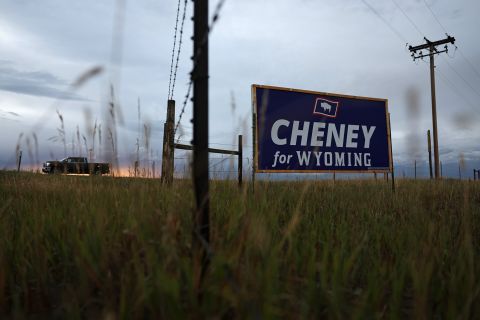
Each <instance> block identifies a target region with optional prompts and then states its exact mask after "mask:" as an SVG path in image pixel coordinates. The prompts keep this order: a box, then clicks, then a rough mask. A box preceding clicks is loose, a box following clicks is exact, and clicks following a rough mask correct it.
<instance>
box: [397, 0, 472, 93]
mask: <svg viewBox="0 0 480 320" xmlns="http://www.w3.org/2000/svg"><path fill="white" fill-rule="evenodd" d="M392 2H393V3H394V4H395V6H397V8H398V9H399V10H400V11H401V12H402V14H403V15H404V16H405V18H407V20H408V21H409V22H410V24H411V25H412V26H413V27H414V28H415V29H416V30H417V32H418V33H419V34H420V35H421V36H423V37H425V34H424V33H423V32H422V31H421V30H420V28H419V27H418V26H417V25H416V24H415V22H414V21H413V19H411V18H410V16H409V15H408V14H407V13H406V12H405V11H404V10H403V9H402V8H401V7H400V6H399V5H398V3H397V2H396V1H395V0H392ZM424 3H425V5H426V6H427V8H428V9H429V11H430V12H431V13H432V14H433V15H434V17H435V20H437V22H438V23H439V25H440V26H441V27H442V29H443V30H444V31H445V32H446V29H445V27H444V26H443V25H442V24H441V23H440V21H439V20H438V18H437V17H436V16H435V14H434V13H433V11H432V10H431V9H430V7H429V6H428V5H427V3H426V1H425V0H424ZM455 48H457V46H455ZM445 50H446V51H445V52H447V53H448V49H447V48H446V49H445ZM442 58H443V60H444V61H445V62H446V63H447V64H448V66H449V68H450V69H452V70H453V72H455V73H456V74H457V76H458V77H459V78H460V79H462V81H463V82H464V83H465V84H466V85H467V86H468V87H470V89H472V90H473V92H475V93H476V94H477V95H478V96H479V97H480V93H479V92H478V91H477V90H476V89H475V88H474V87H473V86H472V85H471V84H470V83H469V82H468V81H467V80H466V79H465V78H464V77H463V76H462V75H461V74H460V73H459V72H458V71H457V70H456V69H455V68H454V67H453V66H452V65H451V64H450V62H448V60H447V59H446V58H445V57H443V56H442Z"/></svg>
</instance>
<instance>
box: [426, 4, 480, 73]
mask: <svg viewBox="0 0 480 320" xmlns="http://www.w3.org/2000/svg"><path fill="white" fill-rule="evenodd" d="M423 3H424V4H425V6H426V7H427V9H428V11H430V13H431V14H432V16H433V18H434V19H435V21H437V23H438V25H439V26H440V27H441V28H442V30H443V31H444V32H445V33H448V32H447V29H446V28H445V26H444V25H443V24H442V23H441V22H440V19H438V17H437V15H436V14H435V12H433V10H432V8H431V7H430V6H429V5H428V3H427V1H426V0H423ZM455 49H458V51H459V52H460V55H461V56H462V58H463V60H465V62H467V64H468V65H469V66H470V68H471V70H472V71H473V72H474V73H475V74H476V75H477V76H478V78H479V79H480V72H478V70H477V68H476V67H475V66H474V64H473V63H472V62H470V60H469V59H468V58H467V57H466V56H465V55H464V54H463V52H462V50H461V49H460V48H458V47H457V46H455Z"/></svg>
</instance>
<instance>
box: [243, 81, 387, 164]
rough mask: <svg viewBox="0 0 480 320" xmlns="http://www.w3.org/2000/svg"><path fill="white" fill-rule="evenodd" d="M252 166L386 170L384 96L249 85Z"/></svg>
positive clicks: (385, 110) (385, 104) (385, 109)
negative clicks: (251, 107)
mask: <svg viewBox="0 0 480 320" xmlns="http://www.w3.org/2000/svg"><path fill="white" fill-rule="evenodd" d="M252 99H253V106H254V114H255V115H256V118H255V127H256V128H255V135H256V139H255V167H256V168H255V171H256V172H257V173H262V172H350V173H353V172H390V171H391V168H392V161H391V148H390V143H391V142H390V134H389V132H390V128H389V123H388V106H387V104H388V101H387V100H386V99H376V98H364V97H354V96H347V95H338V94H331V93H321V92H312V91H304V90H295V89H287V88H278V87H270V86H261V85H253V86H252Z"/></svg>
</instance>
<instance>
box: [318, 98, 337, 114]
mask: <svg viewBox="0 0 480 320" xmlns="http://www.w3.org/2000/svg"><path fill="white" fill-rule="evenodd" d="M337 111H338V102H335V101H330V100H327V99H324V98H317V99H316V100H315V107H314V109H313V114H315V115H319V116H324V117H329V118H335V117H336V116H337Z"/></svg>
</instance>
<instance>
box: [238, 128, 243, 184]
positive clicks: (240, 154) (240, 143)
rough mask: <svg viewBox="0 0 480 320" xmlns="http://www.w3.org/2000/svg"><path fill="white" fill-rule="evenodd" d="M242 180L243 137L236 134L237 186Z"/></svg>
mask: <svg viewBox="0 0 480 320" xmlns="http://www.w3.org/2000/svg"><path fill="white" fill-rule="evenodd" d="M242 180H243V137H242V135H241V134H240V135H238V186H239V187H241V186H242V182H243V181H242Z"/></svg>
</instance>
